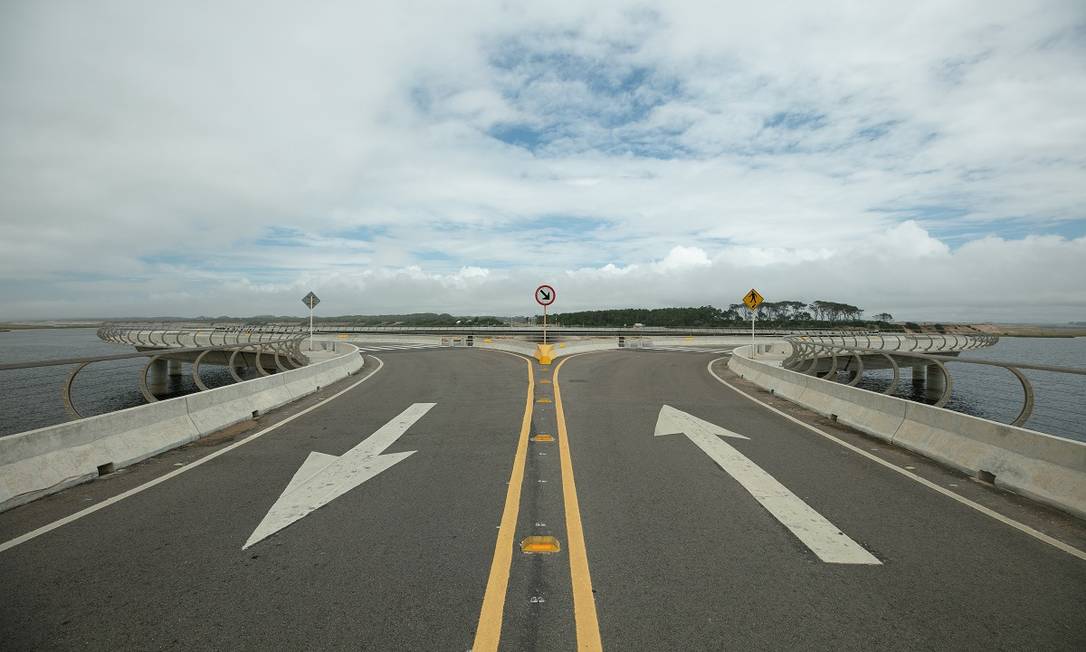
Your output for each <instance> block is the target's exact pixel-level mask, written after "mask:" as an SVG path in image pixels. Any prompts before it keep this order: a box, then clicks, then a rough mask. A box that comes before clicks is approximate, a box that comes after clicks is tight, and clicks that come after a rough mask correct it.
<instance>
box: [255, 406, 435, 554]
mask: <svg viewBox="0 0 1086 652" xmlns="http://www.w3.org/2000/svg"><path fill="white" fill-rule="evenodd" d="M434 405H436V403H415V404H414V405H412V406H411V407H409V408H407V409H406V410H404V411H403V412H401V413H400V415H399V416H397V417H396V418H394V419H392V421H389V422H388V423H386V424H385V425H383V426H381V427H380V428H379V429H378V430H377V432H375V433H373V434H372V435H370V436H369V437H367V438H366V439H365V440H363V441H362V442H361V443H360V444H358V445H357V446H355V447H354V448H352V449H351V450H349V451H347V452H346V453H344V454H343V455H340V456H339V457H336V456H335V455H325V454H324V453H317V452H313V453H310V454H309V457H307V458H306V459H305V462H303V463H302V466H301V467H300V468H299V469H298V470H297V471H296V472H295V473H294V477H293V478H291V479H290V483H288V484H287V488H286V489H284V490H283V493H282V495H280V496H279V499H278V500H276V501H275V504H274V505H272V507H271V509H270V510H268V513H267V515H266V516H264V520H262V521H261V522H260V525H258V526H256V529H255V530H253V534H252V536H250V537H249V540H248V541H246V542H245V545H244V546H242V547H241V549H242V550H245V549H246V548H248V547H249V546H251V545H253V544H254V543H257V542H258V541H260V540H262V539H264V538H265V537H267V536H269V535H272V534H275V533H276V532H278V531H279V530H282V529H283V528H285V527H286V526H288V525H290V524H291V523H293V522H294V521H297V520H298V519H300V518H302V517H304V516H306V515H308V514H310V513H312V512H314V511H316V510H317V509H319V508H321V507H323V506H324V505H326V504H328V503H330V502H332V501H333V500H335V499H336V498H339V497H340V496H342V495H343V494H345V493H347V492H348V491H350V490H351V489H354V488H355V487H357V486H358V485H360V484H362V483H363V482H365V481H366V480H369V479H370V478H372V477H374V476H376V475H377V474H378V473H380V472H381V471H384V470H385V469H387V468H390V467H391V466H392V465H394V464H396V463H397V462H400V461H402V460H405V459H407V458H408V457H409V456H410V455H411V454H413V453H415V451H406V452H403V453H390V454H388V455H382V454H381V453H382V452H383V451H384V450H385V449H386V448H388V447H389V446H391V445H392V443H393V442H395V441H396V440H397V439H399V438H400V435H402V434H404V433H405V432H407V429H408V428H410V427H411V426H412V425H413V424H414V423H415V422H416V421H418V420H419V419H421V418H422V416H423V415H424V414H426V413H427V412H429V411H430V408H432V407H434Z"/></svg>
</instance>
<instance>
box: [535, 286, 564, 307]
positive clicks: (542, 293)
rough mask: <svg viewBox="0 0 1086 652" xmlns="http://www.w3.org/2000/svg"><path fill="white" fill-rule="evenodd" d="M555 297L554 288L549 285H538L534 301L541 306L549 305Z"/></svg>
mask: <svg viewBox="0 0 1086 652" xmlns="http://www.w3.org/2000/svg"><path fill="white" fill-rule="evenodd" d="M557 296H558V295H557V294H556V293H555V291H554V288H552V287H551V286H549V285H540V286H539V287H537V288H536V289H535V301H536V303H538V304H539V305H541V306H549V305H551V304H552V303H554V299H555V297H557Z"/></svg>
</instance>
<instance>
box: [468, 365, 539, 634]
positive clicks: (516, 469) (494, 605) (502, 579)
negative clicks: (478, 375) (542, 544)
mask: <svg viewBox="0 0 1086 652" xmlns="http://www.w3.org/2000/svg"><path fill="white" fill-rule="evenodd" d="M510 355H513V354H510ZM516 357H518V358H521V359H522V360H524V361H525V363H527V365H528V398H527V399H525V403H524V420H523V421H522V422H521V426H520V438H519V439H518V440H517V452H516V456H515V457H514V458H513V471H512V473H510V475H509V489H508V490H507V491H506V493H505V509H504V510H503V511H502V520H501V526H500V527H499V528H498V541H497V543H496V544H495V545H494V561H493V562H491V564H490V578H489V579H488V580H487V582H486V593H485V594H484V595H483V607H482V609H481V610H480V612H479V625H478V627H476V629H475V643H474V644H472V646H471V649H472V651H473V652H484V651H486V652H491V651H494V650H497V649H498V643H499V641H500V640H501V634H502V613H503V612H504V611H505V594H506V591H507V590H508V588H509V568H510V565H511V564H512V562H513V545H514V544H513V536H514V535H515V533H516V529H517V514H518V513H519V512H520V490H521V485H523V484H524V465H525V462H526V460H527V457H528V436H529V435H530V434H531V431H532V398H533V397H534V393H535V372H534V371H533V369H532V362H531V360H528V359H526V358H522V357H521V356H516Z"/></svg>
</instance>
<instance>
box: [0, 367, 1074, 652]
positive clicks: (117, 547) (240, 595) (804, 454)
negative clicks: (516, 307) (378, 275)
mask: <svg viewBox="0 0 1086 652" xmlns="http://www.w3.org/2000/svg"><path fill="white" fill-rule="evenodd" d="M374 348H376V347H374ZM713 350H714V351H719V350H720V349H719V348H718V349H713ZM694 351H695V352H693V353H692V352H690V351H645V352H629V351H621V352H620V351H615V352H603V353H592V354H587V355H582V356H575V357H570V358H568V359H566V360H565V361H562V360H561V359H559V360H558V361H556V362H555V364H554V365H552V366H540V365H539V364H538V363H536V362H528V361H526V360H525V359H524V358H521V357H519V356H515V355H512V354H506V353H502V352H497V351H471V350H463V349H455V350H454V349H441V348H432V349H420V348H411V347H404V348H401V349H394V348H385V349H383V350H374V351H371V353H370V354H368V355H375V356H377V358H380V359H381V360H382V361H383V363H384V366H383V367H381V365H380V364H378V362H377V359H376V358H370V359H368V360H367V369H368V370H369V371H368V373H369V374H372V375H368V376H366V377H365V379H364V380H362V382H359V379H356V378H352V379H348V380H347V381H344V383H342V384H340V386H338V387H334V388H328V389H325V390H323V391H322V393H321V396H318V397H313V398H312V399H309V400H308V401H307V402H305V403H303V404H301V405H298V406H294V407H292V408H291V411H292V412H289V413H288V412H283V413H280V414H273V415H268V416H266V417H262V419H261V421H260V423H258V424H250V425H249V429H248V430H247V431H241V430H235V431H233V432H228V433H225V434H223V435H221V436H213V437H212V438H210V439H209V440H207V441H206V442H204V443H203V444H200V445H196V446H191V447H188V448H184V449H180V450H177V451H174V452H172V453H167V454H164V455H162V456H160V457H158V458H156V459H154V460H152V461H150V462H148V463H145V464H142V465H138V466H136V467H133V468H132V469H130V470H128V471H126V472H125V473H122V474H115V475H114V476H112V477H108V478H106V479H103V480H100V481H98V482H94V483H91V484H89V485H83V486H80V487H76V488H73V489H70V490H68V491H65V492H63V493H61V494H58V495H56V496H53V497H50V498H47V499H43V500H41V501H38V502H36V503H32V504H30V505H26V506H24V507H20V508H17V509H15V510H12V511H10V512H7V513H4V514H0V576H3V577H4V584H5V589H6V590H5V596H6V597H5V600H4V601H3V602H2V604H0V622H2V623H3V628H2V629H3V632H4V640H5V647H10V649H27V648H43V647H45V648H73V647H80V648H89V649H104V648H117V647H124V648H167V647H168V648H181V647H184V648H219V649H224V648H245V649H265V648H275V649H299V648H306V649H339V648H352V649H359V648H362V649H374V650H396V649H461V650H463V649H470V648H474V649H476V650H479V649H488V648H489V646H488V643H487V642H488V640H490V639H487V632H490V633H494V632H495V631H497V638H496V639H494V640H498V641H500V643H501V647H502V648H503V649H508V650H522V649H548V650H549V649H574V648H575V647H577V644H578V643H580V644H581V645H582V646H586V645H587V648H586V649H591V644H592V643H594V642H595V641H597V640H598V641H599V642H602V646H603V647H606V648H611V649H616V650H633V649H658V650H664V649H676V650H678V649H752V648H753V649H769V648H772V649H781V648H806V649H827V648H834V649H838V648H854V649H861V648H862V649H874V648H890V649H917V648H938V649H974V648H986V649H987V648H990V647H998V648H1006V649H1083V647H1086V618H1083V598H1084V597H1086V594H1084V590H1083V589H1084V587H1086V561H1084V559H1083V558H1081V557H1079V556H1076V555H1075V554H1073V553H1074V547H1077V548H1079V549H1081V548H1083V547H1084V545H1086V527H1084V526H1083V524H1082V523H1081V522H1079V521H1076V520H1074V519H1071V518H1069V517H1063V516H1060V515H1059V514H1057V513H1055V512H1052V511H1050V510H1047V509H1043V508H1040V507H1036V506H1033V505H1031V504H1029V503H1028V502H1026V501H1023V500H1020V499H1018V498H1016V497H1014V496H1011V495H1009V494H1005V493H1001V492H998V491H996V490H993V489H991V488H989V487H986V486H982V485H979V484H977V483H974V482H971V481H969V480H968V479H966V478H963V477H961V476H960V475H957V474H954V473H951V472H949V471H947V470H945V469H942V468H940V467H937V466H935V465H933V464H930V463H927V462H925V461H923V460H921V459H919V458H916V457H914V456H911V455H909V454H907V453H905V452H903V451H899V450H893V451H887V450H883V447H882V446H880V445H878V444H876V443H874V442H873V441H872V440H867V439H864V438H863V437H861V436H859V435H857V434H855V433H848V432H843V431H841V430H840V429H836V428H832V427H831V426H829V425H827V424H819V425H818V427H820V428H822V429H823V430H825V431H826V432H827V433H828V434H830V435H833V436H834V437H838V438H839V439H840V441H837V440H834V439H831V438H829V437H827V436H822V435H819V434H816V433H814V432H812V431H811V430H809V429H808V428H806V427H804V426H803V425H800V424H798V423H796V422H794V421H792V420H789V419H788V418H786V417H785V416H782V415H781V414H779V413H777V412H774V411H772V410H770V409H768V408H766V407H764V406H761V405H759V404H757V403H755V402H753V401H751V400H749V399H748V398H747V397H745V396H743V395H742V394H740V393H738V392H737V391H735V390H733V389H732V388H730V387H729V386H727V385H725V384H722V383H721V382H720V381H719V380H718V379H717V378H714V376H713V375H712V374H710V373H709V371H708V369H707V364H708V363H709V362H710V361H711V360H713V359H715V358H718V357H720V355H721V354H720V353H715V352H706V353H697V352H696V350H694ZM559 364H560V365H561V366H560V367H559ZM556 367H558V371H557V374H556V371H555V368H556ZM714 371H715V372H716V373H717V374H721V375H722V376H723V375H726V373H727V372H726V371H725V370H724V369H723V368H722V366H721V365H719V364H718V365H717V366H716V367H714ZM529 377H531V378H532V379H533V384H532V385H529ZM725 380H729V379H728V378H727V377H725ZM347 387H351V388H350V389H349V390H347V391H346V393H343V394H342V395H341V396H339V397H338V398H335V399H334V400H329V401H328V402H327V403H323V404H319V403H317V401H318V400H323V399H324V398H326V397H329V396H331V395H332V393H333V392H339V391H343V390H344V389H346V388H347ZM430 403H433V404H434V405H433V407H432V408H429V409H428V411H424V413H423V414H421V416H418V418H417V419H415V420H414V421H411V418H414V417H411V418H408V417H404V416H403V414H405V410H406V409H408V408H410V407H411V406H412V405H414V404H430ZM664 406H669V409H670V411H669V410H664V413H665V416H666V415H672V416H671V417H669V418H670V419H672V420H670V421H669V420H668V419H666V418H661V412H662V410H663V408H664ZM528 409H530V414H528V413H527V411H528ZM306 410H309V411H306ZM790 410H791V411H792V412H794V413H796V414H799V411H798V410H795V409H794V408H790ZM288 414H298V416H296V418H293V419H290V418H289V417H288ZM675 414H680V416H678V417H675V416H674V415H675ZM682 414H685V415H687V416H681V415H682ZM398 415H400V417H399V418H400V425H399V426H395V425H394V424H396V423H397V417H398ZM801 416H802V415H801ZM408 421H410V423H408ZM390 423H391V424H393V425H391V426H390V425H386V424H390ZM675 424H679V425H678V426H677V425H675ZM271 426H275V429H274V430H271V431H265V429H266V428H268V427H271ZM403 426H406V429H405V430H404V429H403ZM397 428H400V430H402V434H398V435H397V433H398V432H399V431H398V430H397ZM675 429H683V430H684V432H683V433H681V434H669V432H667V431H671V430H675ZM394 431H395V432H394ZM723 431H729V432H730V433H732V434H736V435H742V436H743V437H746V439H742V438H735V437H727V436H726V437H719V436H717V435H719V434H721V433H722V432H723ZM375 432H379V433H384V434H382V435H380V436H379V437H378V438H383V439H382V441H383V442H385V443H387V448H386V449H381V450H377V449H373V450H375V451H376V452H377V453H380V452H382V450H383V453H384V454H385V455H390V454H391V455H395V454H402V453H407V452H409V451H414V452H413V453H411V454H410V455H408V456H406V457H402V459H401V458H397V459H396V461H395V463H392V465H391V466H390V467H389V468H387V469H385V470H383V472H380V473H379V474H378V475H376V476H375V477H372V478H371V479H368V480H366V481H365V482H363V483H361V484H360V485H358V486H355V487H354V488H351V489H349V490H346V491H343V492H342V493H341V494H338V497H332V498H329V497H330V496H331V495H332V494H329V493H328V492H327V491H325V492H324V493H323V494H321V493H320V492H313V493H310V494H305V492H304V491H302V492H295V493H291V491H289V490H287V489H288V485H291V486H292V487H294V488H295V489H297V487H298V486H299V485H298V483H303V484H304V481H305V480H306V478H305V477H301V478H300V479H299V478H296V477H295V476H296V474H297V475H299V476H301V475H304V474H299V473H298V471H299V468H301V467H303V464H304V465H305V467H306V468H308V469H309V470H310V471H311V475H310V476H309V477H315V478H318V480H320V482H324V481H325V480H327V482H328V483H331V482H333V481H334V480H336V478H342V477H346V476H344V475H343V473H346V474H348V475H350V474H351V473H362V471H361V469H362V467H363V466H364V465H365V464H368V465H370V466H372V465H373V464H375V463H376V462H375V459H380V458H374V457H372V456H370V457H368V458H365V460H367V461H365V462H364V464H363V462H358V464H359V466H358V467H357V468H354V467H351V466H350V465H351V464H353V463H354V462H352V461H351V460H352V459H362V458H357V457H356V458H352V457H351V455H354V454H357V452H358V451H359V450H362V449H360V448H359V446H360V444H361V443H362V442H364V441H370V440H368V438H369V437H370V435H371V434H373V433H375ZM260 433H264V434H260ZM657 433H659V434H660V436H655V435H656V434H657ZM706 433H708V434H707V435H706ZM542 434H548V435H551V437H552V439H553V440H554V441H551V442H546V441H532V440H530V439H528V437H529V436H533V437H534V436H535V435H542ZM724 434H726V433H724ZM255 435H259V436H255ZM664 435H667V436H664ZM713 441H715V442H719V444H712V443H711V442H713ZM699 442H700V443H699ZM706 442H710V443H706ZM842 442H843V443H842ZM371 443H372V442H371ZM846 444H847V445H848V446H853V447H854V448H849V447H848V446H846ZM367 445H369V444H367ZM373 445H376V444H373ZM703 446H705V448H703ZM363 448H365V446H363ZM366 450H370V449H366ZM373 450H371V452H373ZM313 451H316V452H318V453H321V454H323V455H319V456H311V455H310V453H311V452H313ZM352 451H355V453H352ZM332 456H336V458H335V459H333V458H332ZM363 457H364V456H363ZM876 458H877V459H876ZM307 460H309V461H307ZM744 460H746V461H744ZM879 460H881V462H880V461H879ZM389 461H390V462H391V460H389ZM887 465H889V466H894V467H896V468H898V469H899V470H902V471H904V473H902V472H898V471H895V470H893V469H890V468H888V467H887ZM314 469H317V470H315V471H314ZM337 469H339V470H338V471H337ZM726 469H727V470H726ZM336 473H341V475H335V474H336ZM170 474H174V475H172V476H171V475H170ZM363 475H364V474H363ZM767 476H768V477H769V480H766V477H767ZM352 477H353V476H352ZM292 479H293V480H292ZM918 479H919V481H918ZM159 480H161V481H160V482H158V483H157V484H153V485H150V486H148V484H147V483H148V482H156V481H159ZM510 480H512V481H513V482H512V484H509V483H510ZM923 482H928V483H931V484H932V485H935V486H937V487H939V488H941V489H942V490H943V491H945V492H948V493H949V494H952V495H947V493H941V492H940V491H936V490H933V489H932V488H931V486H929V485H926V484H924V483H923ZM774 483H776V484H774ZM318 484H320V483H318ZM329 486H330V485H329ZM782 487H783V488H784V490H783V491H782V490H781V488H782ZM285 490H286V491H285ZM127 491H133V492H134V493H132V494H131V495H126V494H125V492H127ZM318 494H319V495H318ZM517 494H518V495H517ZM289 496H294V497H295V498H297V497H298V496H303V497H305V498H306V500H309V501H310V503H312V504H317V503H321V501H322V500H323V501H325V502H323V503H322V505H323V506H320V507H319V508H318V509H315V511H311V512H308V513H307V514H306V515H304V516H302V517H300V518H298V519H297V520H294V521H293V522H292V523H291V524H289V525H288V526H286V527H284V528H283V529H280V530H278V531H277V532H274V533H272V534H271V535H270V536H268V537H267V538H265V539H262V540H260V541H257V542H255V543H253V544H252V545H251V546H249V547H248V548H246V549H243V546H244V545H245V544H246V542H247V541H248V540H249V539H250V537H251V535H253V533H254V530H256V529H257V528H258V526H259V525H260V524H261V523H262V521H264V519H265V517H266V516H267V515H268V513H269V510H271V509H272V507H273V505H275V504H277V503H281V502H283V501H287V498H288V497H289ZM118 498H122V499H120V500H117V499H118ZM574 498H575V500H574ZM299 500H300V499H299ZM110 501H115V502H110ZM797 501H799V502H797ZM969 501H973V502H975V503H981V504H983V505H985V506H987V508H989V509H992V510H994V512H993V513H992V514H988V513H983V512H982V511H978V509H976V508H974V507H972V506H970V505H969V504H967V503H968V502H969ZM800 503H802V505H805V506H806V507H807V508H808V509H809V510H810V512H804V511H803V508H802V506H801V505H800ZM99 505H101V506H103V507H102V508H101V509H98V510H97V511H93V512H89V513H84V512H81V511H80V510H85V509H86V508H88V507H93V506H99ZM310 506H312V505H310ZM303 511H304V510H303ZM811 512H813V513H814V514H815V515H816V516H817V517H818V518H821V519H823V520H824V521H825V522H826V523H829V524H830V525H831V526H832V527H833V528H836V529H837V530H839V531H840V534H839V535H834V537H835V540H831V541H829V542H824V543H823V544H822V547H821V548H819V546H817V545H814V544H812V543H811V541H812V540H814V539H815V538H817V534H818V531H819V527H821V525H820V523H821V522H815V521H816V520H817V519H814V520H811V521H809V522H807V523H799V524H797V522H796V521H795V519H794V518H793V517H794V516H795V515H796V514H806V515H808V516H809V514H810V513H811ZM81 513H82V514H83V515H82V516H78V517H77V518H74V519H72V520H70V522H63V523H61V524H60V525H59V527H55V528H53V529H49V530H48V531H44V532H41V533H40V535H37V536H33V537H32V538H27V539H25V540H22V541H21V542H18V540H17V539H16V537H20V536H23V535H26V534H27V533H32V532H34V531H35V529H36V528H39V527H42V526H46V527H49V526H50V525H51V524H54V525H55V524H57V521H58V519H63V518H70V517H71V516H72V515H73V514H76V515H77V514H81ZM294 516H297V514H294ZM503 518H504V519H505V523H506V528H505V529H504V530H503V529H501V528H499V526H500V525H501V524H502V523H503ZM1008 521H1013V523H1022V524H1024V525H1025V526H1027V527H1034V528H1040V529H1044V530H1045V531H1046V532H1048V533H1050V534H1052V535H1053V536H1055V537H1057V538H1058V539H1060V540H1063V541H1065V542H1067V544H1069V545H1071V546H1072V550H1071V552H1069V551H1068V550H1066V549H1061V548H1059V547H1057V546H1054V545H1052V544H1051V543H1050V542H1046V541H1043V540H1041V539H1039V538H1037V537H1035V536H1032V535H1030V534H1029V533H1027V532H1024V531H1023V530H1022V529H1021V528H1018V527H1014V526H1012V524H1008ZM529 535H551V536H554V537H555V538H556V539H557V540H558V543H559V545H560V550H559V551H558V552H555V553H549V554H548V553H541V554H525V553H523V552H521V549H520V542H521V541H522V539H524V538H525V537H527V536H529ZM845 539H848V540H849V541H851V542H852V543H853V544H854V545H855V546H857V548H852V549H851V550H852V551H853V553H855V552H856V551H857V550H859V552H861V553H866V554H868V555H869V556H872V557H873V560H874V561H876V562H877V563H827V562H826V561H824V560H823V555H825V554H831V553H832V551H834V550H838V549H844V548H846V547H847V544H846V543H845V542H844V540H845ZM13 540H15V541H16V542H18V544H17V545H11V544H12V542H13ZM2 542H8V543H6V544H5V543H2ZM581 542H583V547H582V546H581V545H580V544H581ZM827 550H829V551H830V552H829V553H828V552H827ZM1079 554H1081V553H1079ZM861 558H862V555H860V556H858V557H855V558H853V559H854V560H855V559H861ZM496 625H497V626H499V628H498V629H497V630H495V629H494V628H495V626H496Z"/></svg>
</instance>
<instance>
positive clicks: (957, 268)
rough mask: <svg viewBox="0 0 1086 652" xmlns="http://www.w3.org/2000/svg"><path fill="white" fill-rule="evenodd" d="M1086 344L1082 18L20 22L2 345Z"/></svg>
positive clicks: (739, 12)
mask: <svg viewBox="0 0 1086 652" xmlns="http://www.w3.org/2000/svg"><path fill="white" fill-rule="evenodd" d="M539 283H549V284H551V285H553V286H554V287H555V289H556V290H557V295H558V296H557V302H556V303H555V305H554V306H553V307H552V310H554V311H557V312H561V311H567V310H582V309H592V308H610V307H663V306H689V305H705V304H712V305H716V306H727V305H728V304H731V303H737V302H739V301H740V299H741V297H742V296H743V294H745V293H746V292H747V290H749V289H750V288H752V287H754V288H757V289H758V290H759V291H760V292H761V293H762V294H763V295H764V296H765V297H766V299H767V300H769V301H780V300H800V301H813V300H816V299H822V300H831V301H843V302H847V303H851V304H854V305H858V306H861V307H863V308H864V309H865V310H866V311H867V314H869V315H870V314H874V313H878V312H884V311H885V312H890V313H891V314H893V315H894V316H895V317H897V318H898V319H910V320H944V321H985V320H991V321H1047V322H1062V321H1086V3H1083V2H1081V1H1074V0H1072V1H1067V2H999V1H984V2H968V1H956V2H945V1H944V0H939V1H936V2H908V3H903V2H864V3H856V2H820V3H795V2H772V1H761V2H757V3H750V2H722V1H720V0H709V1H697V2H695V1H683V0H669V1H668V2H660V3H634V2H606V1H603V2H592V3H585V2H579V1H578V2H563V1H558V2H551V1H548V2H525V3H518V2H512V1H508V0H504V1H493V2H490V1H478V2H476V1H473V0H463V1H459V2H454V3H450V2H436V3H429V2H415V1H405V2H400V3H387V2H381V3H377V2H369V3H367V2H357V1H355V2H344V3H336V2H320V3H302V2H295V3H277V2H268V1H262V2H246V3H236V2H221V1H220V2H210V3H202V2H195V1H191V0H190V1H186V2H167V1H162V2H109V1H104V0H103V1H95V2H85V1H82V0H80V1H75V2H64V1H53V2H33V1H25V2H23V1H18V0H11V1H8V2H4V3H3V4H2V5H0V287H2V288H3V291H4V295H5V296H4V301H3V303H2V304H0V321H2V320H5V319H6V320H18V319H49V318H77V317H123V316H163V315H175V316H196V315H236V316H247V315H258V314H284V315H285V314H294V315H302V314H305V312H306V308H305V306H304V305H303V304H302V303H301V298H302V296H304V295H305V294H306V293H307V292H308V291H310V290H312V291H314V292H315V293H316V294H317V295H318V296H320V298H321V300H322V303H321V305H320V306H319V307H318V308H317V314H318V315H320V314H325V315H342V314H378V313H397V312H416V311H436V312H452V313H455V314H497V315H522V314H533V313H536V312H538V306H536V305H535V304H534V302H533V299H532V297H533V290H534V288H535V286H536V285H538V284H539Z"/></svg>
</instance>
